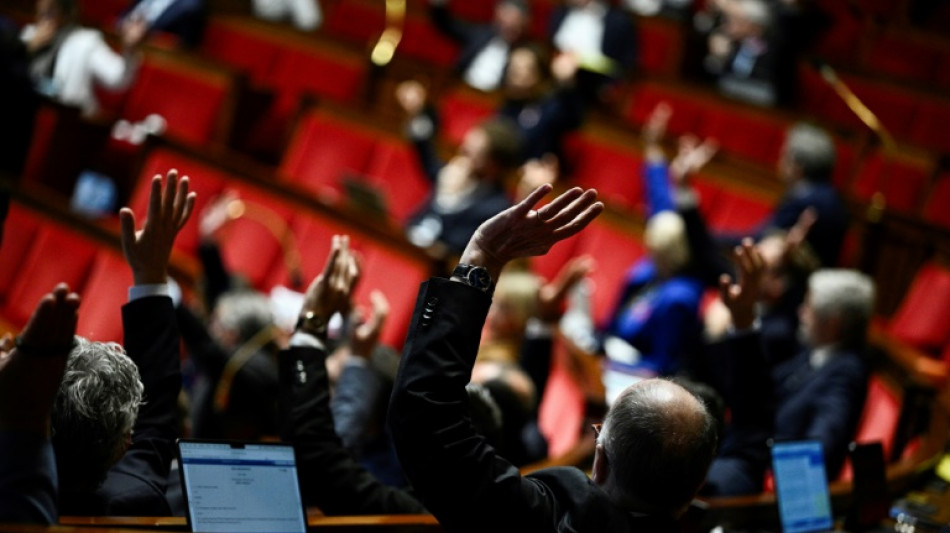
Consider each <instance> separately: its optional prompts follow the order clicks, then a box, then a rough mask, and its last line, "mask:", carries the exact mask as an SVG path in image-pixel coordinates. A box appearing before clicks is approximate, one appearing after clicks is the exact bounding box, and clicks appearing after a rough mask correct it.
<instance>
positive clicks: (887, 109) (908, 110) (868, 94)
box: [842, 76, 920, 137]
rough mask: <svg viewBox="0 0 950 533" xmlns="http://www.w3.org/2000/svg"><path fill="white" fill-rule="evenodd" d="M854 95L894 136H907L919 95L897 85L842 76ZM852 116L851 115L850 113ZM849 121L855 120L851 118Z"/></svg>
mask: <svg viewBox="0 0 950 533" xmlns="http://www.w3.org/2000/svg"><path fill="white" fill-rule="evenodd" d="M842 79H843V80H844V81H845V82H846V83H847V84H848V85H849V86H850V87H851V90H852V91H854V94H855V95H857V97H858V98H860V99H861V101H862V102H864V104H865V105H866V106H867V107H868V108H869V109H870V110H871V111H873V112H874V114H875V115H877V117H878V119H880V121H881V122H882V123H883V124H884V127H885V128H887V130H888V131H889V132H890V133H891V134H892V135H894V136H897V137H900V136H904V135H907V134H908V133H909V132H910V130H911V124H912V121H913V119H914V113H915V111H916V110H917V104H918V100H919V98H920V95H919V94H916V93H914V92H913V91H910V90H906V89H904V88H902V87H900V86H898V85H894V84H889V83H883V82H872V81H869V80H866V79H862V78H857V77H854V76H842ZM851 114H852V116H853V113H851ZM851 120H857V118H856V117H855V118H853V119H851Z"/></svg>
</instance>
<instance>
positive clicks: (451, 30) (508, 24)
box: [429, 0, 531, 91]
mask: <svg viewBox="0 0 950 533" xmlns="http://www.w3.org/2000/svg"><path fill="white" fill-rule="evenodd" d="M530 16H531V13H530V11H529V8H528V3H527V2H526V1H524V0H499V1H498V3H497V4H496V5H495V19H494V21H493V22H492V24H468V23H466V22H463V21H461V20H458V19H456V18H455V17H454V16H452V13H451V12H450V11H449V8H448V5H447V0H429V19H430V20H431V21H432V24H433V25H435V27H436V28H437V29H438V30H439V31H440V32H442V33H443V34H444V35H446V36H447V37H449V38H450V39H452V40H453V41H455V42H457V43H459V45H460V46H461V48H462V49H461V51H460V53H459V57H458V60H457V62H456V66H455V70H456V72H457V73H458V74H459V75H460V76H461V77H462V79H463V80H465V83H466V84H468V85H469V86H471V87H473V88H475V89H479V90H482V91H493V90H495V89H497V88H498V87H499V86H500V85H501V81H502V78H503V77H504V72H505V67H506V66H507V65H508V55H509V54H510V53H511V50H512V49H513V48H514V47H515V46H516V45H518V44H519V43H521V41H522V40H523V38H524V34H525V30H526V29H527V27H528V20H529V18H530Z"/></svg>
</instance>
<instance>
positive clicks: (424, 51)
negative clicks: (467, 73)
mask: <svg viewBox="0 0 950 533" xmlns="http://www.w3.org/2000/svg"><path fill="white" fill-rule="evenodd" d="M458 53H459V46H458V44H456V43H455V41H452V40H451V39H449V38H448V37H446V36H444V35H443V34H441V33H440V32H439V31H438V30H437V29H436V28H435V26H433V25H432V24H431V23H430V22H429V21H428V20H427V19H426V18H424V17H414V16H409V17H406V22H405V28H404V29H403V35H402V42H400V43H399V48H397V49H396V54H397V55H403V56H405V57H410V58H413V59H418V60H420V61H425V62H426V63H431V64H432V65H435V66H438V67H442V68H449V67H451V66H452V65H453V64H454V63H455V59H456V57H457V56H458Z"/></svg>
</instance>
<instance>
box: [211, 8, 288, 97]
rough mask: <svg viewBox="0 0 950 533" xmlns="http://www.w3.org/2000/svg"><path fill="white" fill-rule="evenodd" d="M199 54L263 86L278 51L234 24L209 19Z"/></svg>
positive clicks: (251, 31) (270, 43)
mask: <svg viewBox="0 0 950 533" xmlns="http://www.w3.org/2000/svg"><path fill="white" fill-rule="evenodd" d="M201 52H202V53H203V54H205V55H207V56H209V57H211V58H213V59H215V60H216V61H220V62H222V63H224V64H226V65H230V66H232V67H234V68H237V69H238V70H241V71H243V72H245V73H247V74H248V76H249V78H250V79H251V80H252V81H253V82H254V83H258V84H259V83H264V82H266V80H267V74H268V73H269V72H270V71H271V69H272V68H273V65H274V63H275V62H276V61H277V56H278V54H280V47H279V45H278V44H277V43H275V42H274V41H273V40H271V39H268V38H267V37H265V36H264V35H261V34H260V33H259V32H255V31H254V30H253V29H251V28H248V27H246V26H243V25H242V24H241V23H240V22H239V21H237V20H230V19H222V18H217V17H212V18H211V20H210V21H208V26H207V28H206V29H205V37H204V40H203V41H202V42H201Z"/></svg>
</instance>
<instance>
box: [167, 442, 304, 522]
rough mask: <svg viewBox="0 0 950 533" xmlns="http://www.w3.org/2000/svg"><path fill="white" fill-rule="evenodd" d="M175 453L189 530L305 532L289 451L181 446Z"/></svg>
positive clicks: (277, 447)
mask: <svg viewBox="0 0 950 533" xmlns="http://www.w3.org/2000/svg"><path fill="white" fill-rule="evenodd" d="M179 451H180V454H181V469H182V474H183V476H184V483H185V494H186V497H187V498H188V515H189V518H190V521H191V528H192V530H193V531H202V532H209V533H215V532H225V531H227V532H232V533H264V532H267V533H303V532H305V531H306V528H307V523H306V518H305V516H304V512H303V503H302V502H301V498H300V489H299V486H298V484H297V468H296V463H295V461H294V450H293V448H292V447H291V446H283V445H258V444H246V445H231V444H227V443H207V442H187V441H182V442H179Z"/></svg>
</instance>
